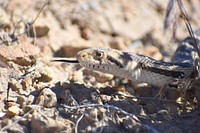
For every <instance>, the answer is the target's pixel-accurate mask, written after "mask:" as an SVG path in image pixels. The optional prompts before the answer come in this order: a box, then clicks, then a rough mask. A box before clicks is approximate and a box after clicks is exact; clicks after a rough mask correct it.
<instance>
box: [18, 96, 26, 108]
mask: <svg viewBox="0 0 200 133" xmlns="http://www.w3.org/2000/svg"><path fill="white" fill-rule="evenodd" d="M26 100H27V98H26V97H25V96H19V97H18V98H17V103H18V104H20V106H23V105H25V104H26Z"/></svg>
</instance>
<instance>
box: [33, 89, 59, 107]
mask: <svg viewBox="0 0 200 133" xmlns="http://www.w3.org/2000/svg"><path fill="white" fill-rule="evenodd" d="M35 103H36V104H38V105H42V106H44V107H47V108H51V107H55V106H56V104H57V97H56V94H55V93H54V92H53V91H52V90H51V89H49V88H45V89H43V90H42V92H41V93H40V95H39V96H38V97H37V99H36V102H35Z"/></svg>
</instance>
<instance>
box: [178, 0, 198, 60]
mask: <svg viewBox="0 0 200 133" xmlns="http://www.w3.org/2000/svg"><path fill="white" fill-rule="evenodd" d="M177 1H178V6H179V9H180V11H181V15H182V17H183V19H184V21H185V24H186V27H187V30H188V32H189V34H190V36H191V37H192V39H193V42H194V43H193V46H194V48H195V49H196V52H197V54H198V56H199V57H200V50H199V46H198V42H199V41H197V39H196V38H195V35H194V32H193V29H192V26H191V24H190V21H189V17H188V15H187V12H186V10H185V8H184V6H183V2H182V0H177Z"/></svg>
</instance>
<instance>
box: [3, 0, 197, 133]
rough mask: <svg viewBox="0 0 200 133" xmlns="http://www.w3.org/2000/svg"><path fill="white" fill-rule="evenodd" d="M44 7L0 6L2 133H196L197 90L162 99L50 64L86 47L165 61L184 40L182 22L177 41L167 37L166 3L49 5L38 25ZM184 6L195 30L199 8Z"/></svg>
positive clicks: (66, 0) (14, 2)
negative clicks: (114, 50) (113, 50)
mask: <svg viewBox="0 0 200 133" xmlns="http://www.w3.org/2000/svg"><path fill="white" fill-rule="evenodd" d="M45 2H46V1H45V0H35V1H27V0H7V1H3V0H1V1H0V44H1V45H0V105H1V106H0V133H22V132H25V133H30V132H32V133H58V132H59V133H60V132H62V133H70V132H72V133H79V132H80V133H87V132H91V133H94V132H101V133H133V132H137V133H159V132H160V133H198V132H200V126H199V125H200V110H199V98H200V91H199V90H198V88H199V86H198V82H197V85H196V87H193V88H192V89H190V90H188V91H187V92H186V95H185V97H182V95H181V92H180V91H177V90H175V89H167V90H166V92H165V95H164V97H163V98H162V99H159V97H156V94H157V93H158V92H159V89H160V88H156V87H153V86H150V85H148V86H145V87H144V86H143V87H142V86H138V87H137V88H134V87H133V85H132V83H131V81H129V80H127V79H122V78H120V77H115V76H113V75H110V74H105V73H100V72H96V71H91V70H87V69H85V68H83V67H81V66H80V65H79V64H73V63H59V62H52V61H51V59H52V58H54V57H75V55H76V53H77V52H78V51H80V50H82V49H85V48H89V47H104V48H114V49H119V50H122V51H128V52H133V53H138V54H143V55H146V56H150V57H152V58H155V59H158V60H163V61H170V59H171V57H172V56H173V54H174V51H175V50H176V48H177V46H178V44H180V42H181V41H182V40H183V39H184V38H186V37H188V35H189V34H188V31H187V29H186V26H185V23H184V21H183V20H182V19H181V17H180V16H178V17H179V19H178V28H177V32H176V39H174V40H173V39H172V29H169V30H168V31H167V32H166V33H165V34H164V32H163V21H164V17H165V13H166V8H167V4H168V1H161V0H79V1H77V0H50V1H49V2H48V3H47V4H46V6H45V7H44V9H43V10H42V12H41V14H40V15H39V16H38V18H37V15H38V14H39V12H40V10H41V8H42V6H43V5H44V3H45ZM183 2H184V6H185V8H186V10H187V12H188V15H189V18H190V20H191V25H192V27H193V29H197V28H198V27H199V25H200V21H199V20H200V12H199V9H200V8H199V7H200V2H199V1H198V0H184V1H183ZM35 18H37V20H36V21H34V19H35ZM33 22H34V24H33V25H32V23H33ZM26 31H28V32H26Z"/></svg>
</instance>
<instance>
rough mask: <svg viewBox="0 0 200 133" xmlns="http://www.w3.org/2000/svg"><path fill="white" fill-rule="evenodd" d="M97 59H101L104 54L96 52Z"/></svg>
mask: <svg viewBox="0 0 200 133" xmlns="http://www.w3.org/2000/svg"><path fill="white" fill-rule="evenodd" d="M96 56H97V58H103V56H104V54H103V52H101V51H96Z"/></svg>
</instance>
